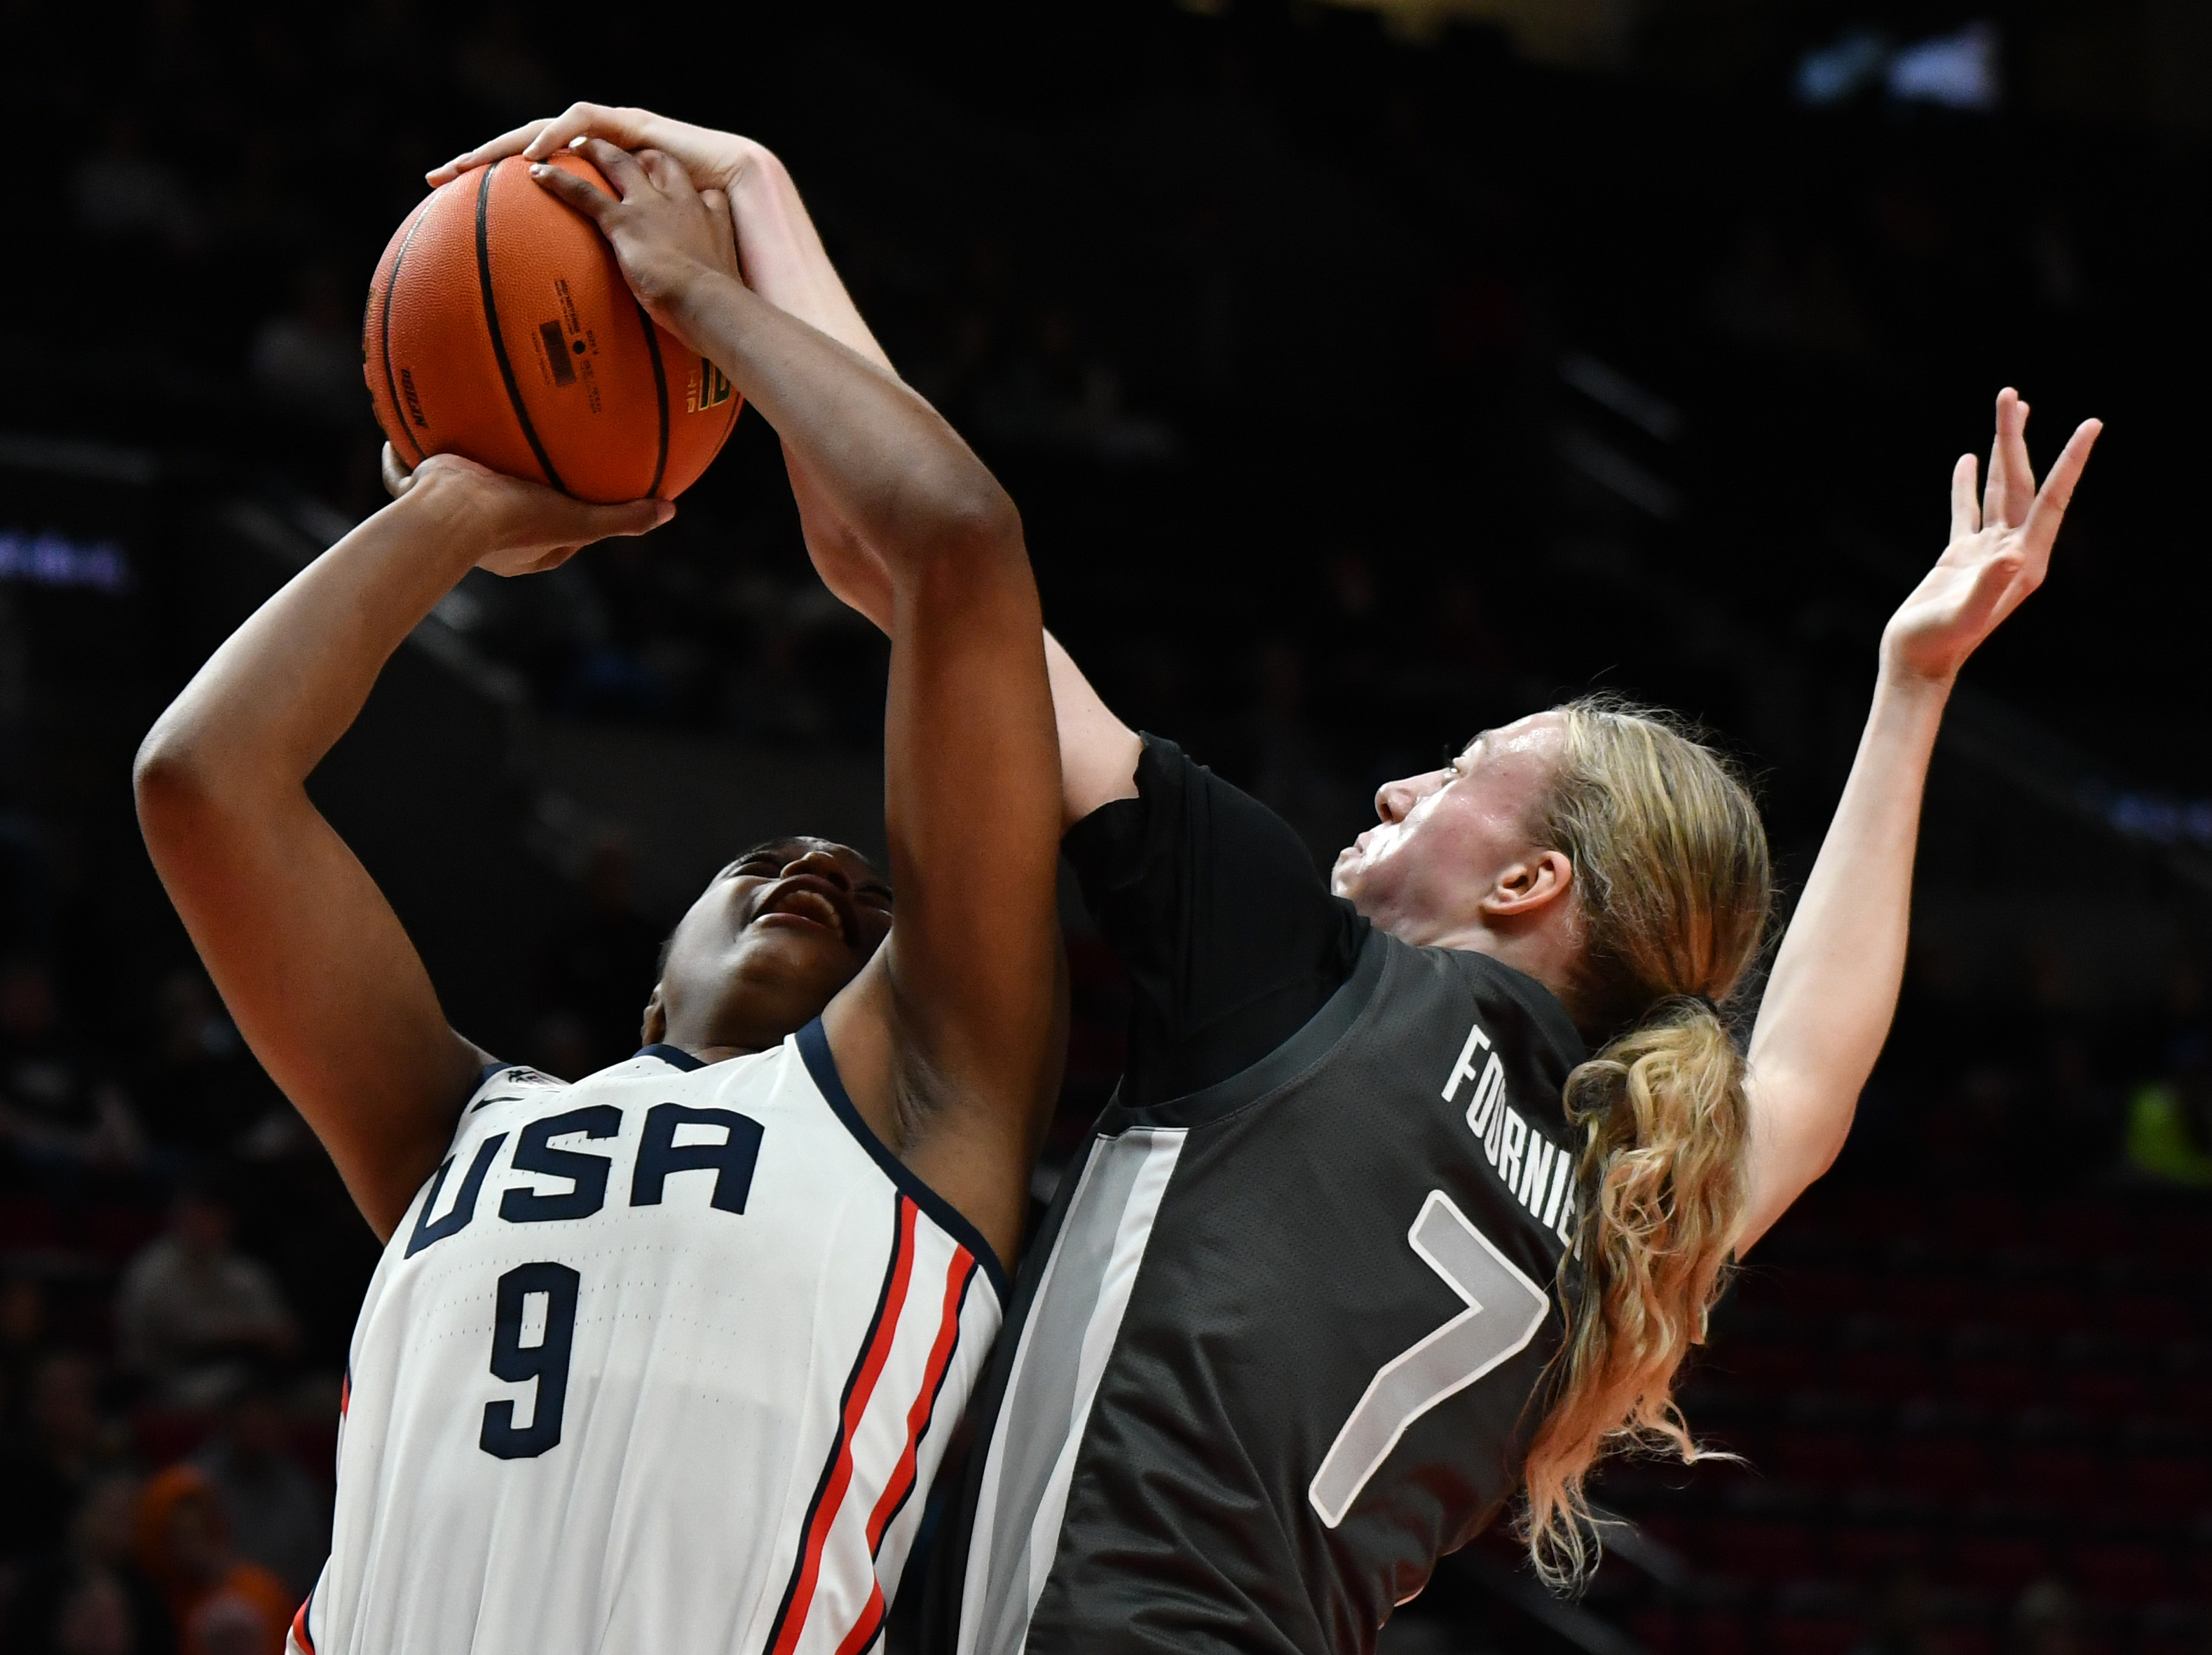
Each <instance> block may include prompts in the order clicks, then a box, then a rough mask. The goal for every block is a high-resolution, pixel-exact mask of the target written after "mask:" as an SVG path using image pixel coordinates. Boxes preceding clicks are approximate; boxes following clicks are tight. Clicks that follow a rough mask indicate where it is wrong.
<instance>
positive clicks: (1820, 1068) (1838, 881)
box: [1750, 670, 1950, 1235]
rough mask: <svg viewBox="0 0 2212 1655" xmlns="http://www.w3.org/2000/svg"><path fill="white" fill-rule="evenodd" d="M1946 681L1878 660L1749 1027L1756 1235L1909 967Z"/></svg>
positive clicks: (1857, 1085)
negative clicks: (1839, 784) (1869, 703)
mask: <svg viewBox="0 0 2212 1655" xmlns="http://www.w3.org/2000/svg"><path fill="white" fill-rule="evenodd" d="M1949 694H1950V686H1949V685H1948V683H1938V682H1935V681H1932V680H1929V679H1927V678H1917V677H1914V676H1912V675H1911V674H1909V673H1905V672H1892V671H1888V670H1885V671H1884V672H1883V673H1882V675H1881V680H1880V681H1879V683H1878V684H1877V685H1876V686H1875V699H1874V705H1873V707H1872V709H1871V710H1870V711H1869V715H1868V718H1867V725H1866V729H1865V732H1864V733H1863V735H1862V736H1861V737H1860V740H1859V750H1858V754H1857V758H1855V759H1854V760H1853V761H1852V764H1851V772H1850V778H1849V779H1848V780H1847V781H1846V782H1844V794H1843V798H1842V799H1841V800H1839V801H1838V804H1837V806H1836V814H1835V818H1834V820H1833V821H1832V823H1831V824H1829V827H1828V833H1827V837H1826V839H1825V840H1823V841H1822V843H1821V845H1820V855H1819V857H1818V858H1817V859H1816V860H1815V861H1814V865H1813V872H1812V875H1811V877H1810V878H1808V879H1807V880H1806V882H1805V891H1804V894H1803V895H1802V897H1801V898H1800V899H1799V901H1798V904H1797V910H1796V913H1795V914H1794V915H1793V916H1791V918H1790V928H1789V930H1788V932H1787V933H1786V934H1785V935H1784V938H1783V941H1782V946H1781V948H1780V950H1779V951H1778V952H1777V954H1776V956H1775V960H1774V969H1773V971H1772V974H1771V976H1770V977H1769V978H1768V981H1767V985H1766V992H1765V996H1764V998H1763V1000H1762V1001H1761V1003H1760V1007H1759V1020H1758V1023H1757V1025H1756V1026H1755V1027H1754V1029H1753V1033H1752V1039H1751V1051H1750V1062H1751V1074H1752V1093H1753V1111H1754V1114H1753V1213H1752V1214H1751V1217H1752V1220H1753V1228H1752V1231H1751V1233H1752V1234H1753V1235H1756V1234H1757V1233H1758V1232H1759V1231H1761V1230H1764V1228H1765V1226H1766V1224H1767V1223H1770V1222H1771V1221H1772V1219H1773V1218H1774V1217H1775V1216H1776V1215H1778V1214H1779V1213H1780V1211H1781V1210H1782V1208H1784V1207H1785V1206H1787V1205H1788V1204H1789V1202H1790V1200H1792V1199H1794V1198H1795V1196H1796V1195H1797V1193H1798V1192H1799V1191H1800V1190H1802V1189H1803V1188H1804V1187H1805V1186H1806V1185H1807V1184H1808V1183H1811V1182H1812V1181H1813V1180H1814V1178H1816V1177H1819V1176H1820V1174H1821V1173H1822V1172H1824V1171H1826V1170H1827V1168H1828V1166H1829V1165H1830V1164H1831V1163H1832V1161H1833V1160H1834V1159H1835V1157H1836V1155H1837V1153H1838V1152H1839V1151H1840V1150H1841V1149H1842V1147H1843V1144H1844V1138H1845V1137H1846V1136H1847V1135H1849V1133H1850V1125H1851V1118H1852V1116H1853V1114H1854V1113H1855V1112H1856V1110H1857V1106H1858V1098H1859V1093H1860V1092H1861V1091H1862V1090H1863V1088H1864V1086H1865V1085H1866V1082H1867V1077H1868V1076H1869V1074H1872V1073H1873V1071H1874V1065H1875V1059H1876V1058H1878V1057H1879V1056H1881V1048H1882V1044H1883V1042H1884V1041H1886V1040H1887V1038H1888V1035H1889V1026H1890V1022H1891V1019H1892V1018H1893V1016H1894V1015H1895V1013H1896V1010H1897V995H1898V989H1899V985H1900V984H1901V983H1902V982H1903V980H1904V976H1905V944H1906V940H1907V937H1908V934H1909V932H1910V926H1911V900H1912V867H1913V858H1914V854H1915V851H1916V849H1917V843H1918V839H1919V834H1920V806H1921V799H1922V795H1923V791H1924V788H1925V786H1926V782H1927V777H1928V763H1929V757H1930V756H1931V755H1932V754H1933V752H1934V751H1935V746H1936V731H1937V728H1938V727H1939V726H1940V725H1941V723H1942V716H1943V706H1944V703H1945V702H1946V701H1947V700H1948V697H1949Z"/></svg>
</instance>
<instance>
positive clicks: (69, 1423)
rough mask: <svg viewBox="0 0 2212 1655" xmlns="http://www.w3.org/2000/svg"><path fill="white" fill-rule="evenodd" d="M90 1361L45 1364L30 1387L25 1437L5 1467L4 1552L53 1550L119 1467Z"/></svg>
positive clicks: (72, 1358)
mask: <svg viewBox="0 0 2212 1655" xmlns="http://www.w3.org/2000/svg"><path fill="white" fill-rule="evenodd" d="M98 1377H99V1376H98V1374H97V1373H96V1372H95V1371H94V1367H93V1365H92V1363H91V1361H90V1360H88V1359H87V1358H85V1357H82V1356H79V1355H75V1354H68V1353H62V1354H54V1355H52V1356H49V1357H47V1358H46V1360H44V1361H42V1362H40V1364H39V1366H38V1369H37V1372H35V1373H34V1374H33V1377H32V1380H31V1395H30V1403H29V1407H28V1409H27V1415H28V1420H27V1427H28V1428H27V1432H26V1433H25V1437H24V1439H23V1440H21V1442H19V1443H18V1444H16V1445H15V1446H14V1447H13V1448H12V1450H11V1451H9V1454H8V1455H7V1457H6V1459H5V1461H4V1462H0V1463H4V1465H5V1469H6V1477H5V1486H6V1487H7V1488H8V1489H9V1495H8V1498H7V1499H5V1500H0V1550H4V1551H5V1552H6V1553H7V1554H8V1555H11V1556H15V1557H19V1558H20V1557H27V1556H33V1555H37V1554H39V1553H41V1552H44V1551H46V1550H48V1549H50V1548H52V1546H53V1545H54V1544H55V1543H56V1541H57V1539H58V1537H59V1536H61V1535H62V1533H63V1532H64V1528H65V1525H66V1524H68V1522H69V1518H70V1512H72V1511H74V1510H75V1509H76V1506H77V1502H78V1501H79V1500H81V1499H82V1497H83V1495H84V1494H85V1492H86V1491H87V1490H88V1488H90V1487H91V1486H92V1484H93V1482H94V1480H95V1479H97V1478H98V1477H100V1476H102V1475H104V1474H105V1473H107V1472H109V1471H112V1469H115V1467H116V1466H117V1465H118V1463H119V1462H120V1460H121V1457H122V1456H121V1452H120V1442H119V1433H118V1430H117V1429H116V1427H114V1425H113V1424H112V1422H111V1421H108V1420H107V1419H106V1416H104V1415H102V1414H101V1412H100V1396H99V1389H98Z"/></svg>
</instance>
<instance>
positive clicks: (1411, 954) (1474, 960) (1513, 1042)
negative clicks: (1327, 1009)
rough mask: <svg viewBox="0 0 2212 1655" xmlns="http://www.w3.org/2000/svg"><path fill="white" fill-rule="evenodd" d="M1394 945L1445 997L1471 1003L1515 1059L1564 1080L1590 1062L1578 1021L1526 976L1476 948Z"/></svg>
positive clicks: (1490, 1033) (1555, 997) (1487, 1029)
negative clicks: (1560, 1076) (1452, 997)
mask: <svg viewBox="0 0 2212 1655" xmlns="http://www.w3.org/2000/svg"><path fill="white" fill-rule="evenodd" d="M1391 944H1392V946H1395V947H1396V948H1397V949H1399V950H1401V951H1403V955H1404V957H1405V962H1404V963H1405V964H1408V965H1411V966H1413V969H1414V970H1415V971H1416V972H1417V973H1419V974H1420V975H1425V976H1426V977H1429V978H1430V979H1431V981H1432V982H1433V983H1435V985H1436V986H1437V989H1440V990H1441V991H1442V992H1443V993H1444V994H1446V995H1451V996H1454V997H1456V998H1460V999H1463V1000H1464V1001H1467V1002H1468V1004H1469V1006H1470V1007H1471V1008H1472V1009H1473V1011H1474V1014H1475V1015H1476V1017H1477V1018H1478V1019H1480V1022H1481V1024H1482V1026H1483V1029H1484V1031H1485V1033H1486V1035H1487V1036H1488V1037H1490V1038H1491V1039H1492V1040H1496V1041H1498V1043H1499V1044H1500V1045H1501V1046H1502V1047H1503V1048H1504V1050H1507V1051H1508V1052H1510V1054H1512V1055H1513V1056H1519V1057H1522V1058H1523V1059H1525V1060H1527V1061H1529V1062H1533V1063H1534V1064H1535V1065H1536V1067H1538V1068H1546V1069H1553V1068H1556V1069H1557V1070H1558V1071H1559V1074H1561V1075H1562V1076H1563V1077H1564V1075H1565V1073H1566V1071H1567V1070H1569V1069H1571V1068H1574V1067H1575V1066H1576V1065H1577V1064H1579V1063H1581V1062H1584V1061H1586V1060H1587V1059H1588V1058H1589V1045H1588V1044H1587V1043H1586V1042H1585V1041H1584V1040H1583V1036H1582V1032H1581V1031H1580V1030H1578V1029H1577V1028H1576V1027H1575V1019H1574V1018H1573V1016H1572V1015H1571V1013H1569V1012H1568V1010H1567V1008H1566V1007H1565V1005H1564V1004H1563V1003H1562V1002H1561V1001H1560V1000H1559V996H1558V995H1555V994H1553V992H1552V991H1551V990H1550V989H1547V988H1546V987H1545V986H1544V985H1543V984H1542V983H1540V982H1538V981H1537V980H1536V979H1535V978H1534V977H1530V976H1529V975H1528V973H1527V972H1525V971H1522V970H1516V969H1515V968H1514V967H1512V966H1510V965H1508V964H1505V963H1504V961H1503V960H1500V959H1496V958H1492V957H1491V956H1490V955H1488V954H1486V953H1482V952H1478V951H1476V950H1474V949H1472V948H1433V947H1415V946H1412V945H1410V944H1407V943H1402V942H1398V941H1396V940H1395V939H1392V940H1391Z"/></svg>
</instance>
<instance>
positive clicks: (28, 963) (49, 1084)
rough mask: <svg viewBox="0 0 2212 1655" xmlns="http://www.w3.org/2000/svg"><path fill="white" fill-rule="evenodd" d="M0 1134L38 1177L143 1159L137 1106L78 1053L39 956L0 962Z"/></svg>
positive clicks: (121, 1166) (124, 1167)
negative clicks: (2, 964) (1, 1094)
mask: <svg viewBox="0 0 2212 1655" xmlns="http://www.w3.org/2000/svg"><path fill="white" fill-rule="evenodd" d="M0 1086H4V1088H5V1092H4V1097H0V1140H4V1141H7V1142H9V1143H10V1144H12V1145H13V1146H14V1147H15V1152H16V1153H17V1155H18V1156H19V1157H20V1158H21V1159H22V1160H23V1161H24V1162H25V1163H26V1164H27V1165H29V1166H30V1167H32V1168H33V1170H34V1171H36V1172H38V1173H39V1174H40V1176H41V1177H44V1178H46V1179H55V1178H59V1179H61V1180H63V1181H64V1182H66V1181H69V1180H70V1179H72V1178H73V1177H75V1176H76V1175H78V1174H81V1173H82V1172H84V1171H106V1172H119V1171H130V1170H131V1169H134V1168H136V1167H137V1166H138V1165H141V1164H142V1163H143V1161H144V1159H145V1156H146V1139H145V1134H144V1132H143V1130H142V1129H141V1128H140V1126H139V1124H138V1117H137V1111H136V1110H133V1109H132V1108H131V1101H130V1099H129V1098H127V1097H126V1096H125V1094H124V1092H123V1090H122V1088H121V1087H119V1086H117V1085H115V1084H114V1082H112V1080H106V1079H104V1078H101V1077H100V1076H99V1075H97V1074H94V1071H93V1069H92V1068H91V1067H90V1065H88V1063H87V1062H85V1061H84V1057H83V1055H82V1052H81V1051H80V1050H78V1048H77V1045H76V1040H75V1038H74V1037H73V1036H72V1035H71V1032H70V1029H69V1026H68V1025H67V1022H66V1020H65V1019H64V1017H63V1015H62V1010H61V1005H60V1001H59V998H58V995H56V994H55V991H54V983H53V976H52V971H51V970H49V968H48V967H47V965H46V962H45V961H44V960H41V959H38V958H31V957H18V958H15V959H13V960H11V961H9V963H8V964H6V965H5V966H0Z"/></svg>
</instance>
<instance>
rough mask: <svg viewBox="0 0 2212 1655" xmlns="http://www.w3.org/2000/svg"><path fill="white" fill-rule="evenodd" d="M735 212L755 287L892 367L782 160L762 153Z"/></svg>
mask: <svg viewBox="0 0 2212 1655" xmlns="http://www.w3.org/2000/svg"><path fill="white" fill-rule="evenodd" d="M730 209H731V216H732V218H733V219H735V221H736V222H737V231H738V261H739V262H740V263H741V264H742V265H744V271H745V281H746V282H747V283H749V284H750V286H751V288H752V289H753V291H754V292H756V293H757V294H759V295H760V296H761V297H762V298H763V299H765V300H767V301H769V303H770V304H772V305H774V306H775V307H776V308H777V309H779V310H781V311H785V312H787V313H790V314H791V315H793V316H796V317H798V318H799V320H800V321H802V322H805V323H806V324H807V325H808V326H811V327H816V328H819V329H820V330H821V331H822V332H824V333H827V334H828V335H829V337H830V338H833V339H835V340H836V341H837V343H838V344H842V345H843V346H845V347H846V348H847V349H848V350H854V351H856V352H858V353H859V354H860V356H865V357H866V358H867V359H868V360H869V361H870V362H873V363H875V365H876V366H877V367H878V368H883V369H884V370H885V371H886V372H889V371H890V366H891V359H890V357H889V356H886V355H884V348H883V346H881V345H880V344H877V343H876V336H875V335H874V334H872V333H871V332H869V331H868V325H867V324H866V322H864V321H863V320H861V319H860V307H858V306H857V305H855V304H854V302H853V296H852V295H851V294H849V293H848V292H847V291H846V290H845V283H844V282H843V280H842V278H841V277H839V276H838V274H837V267H836V265H833V264H831V263H830V262H829V252H828V250H827V249H825V248H824V247H823V245H822V237H821V235H820V234H818V233H817V231H816V229H815V228H814V221H813V219H812V218H811V217H810V216H808V214H807V211H806V204H805V203H804V202H803V201H801V200H800V199H799V190H798V186H795V185H794V184H793V182H792V181H791V174H790V173H788V172H787V171H786V170H785V168H784V165H783V162H782V161H780V160H778V159H777V158H776V157H775V155H773V154H771V153H770V152H769V151H768V150H766V149H759V150H757V153H756V155H755V156H754V158H753V159H752V161H750V163H749V164H748V165H747V166H746V167H745V168H744V171H743V172H742V173H740V174H739V176H738V182H737V184H736V185H735V186H734V187H733V188H732V192H731V201H730Z"/></svg>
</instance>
